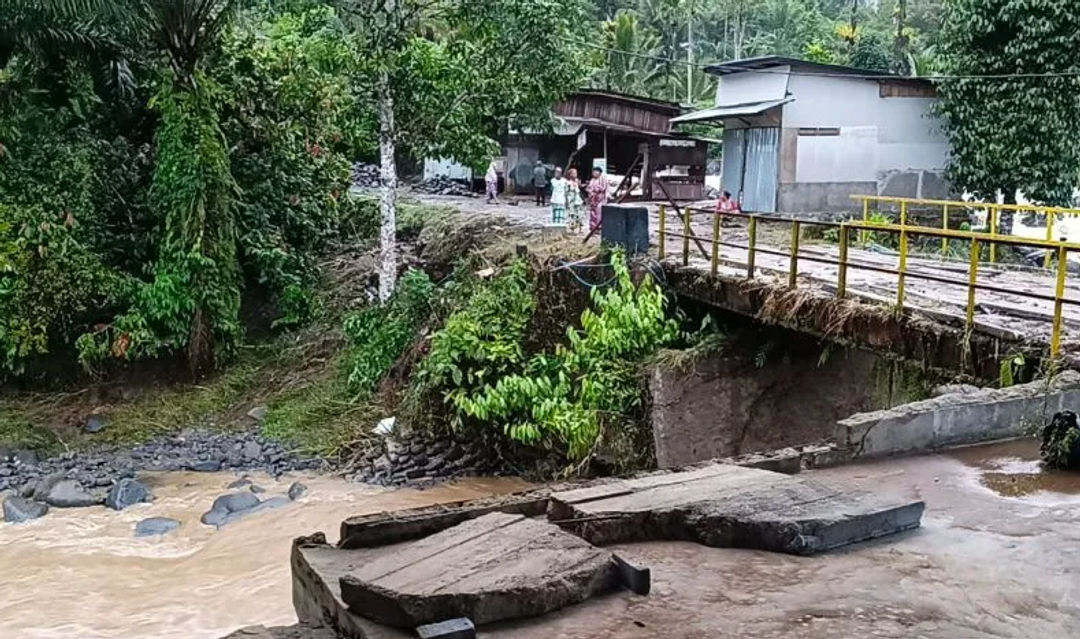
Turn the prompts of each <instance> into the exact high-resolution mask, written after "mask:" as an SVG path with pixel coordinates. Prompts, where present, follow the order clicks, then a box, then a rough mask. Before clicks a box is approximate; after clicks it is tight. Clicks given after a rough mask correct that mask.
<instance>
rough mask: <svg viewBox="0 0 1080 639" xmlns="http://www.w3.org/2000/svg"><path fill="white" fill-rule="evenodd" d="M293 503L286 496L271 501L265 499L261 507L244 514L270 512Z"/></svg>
mask: <svg viewBox="0 0 1080 639" xmlns="http://www.w3.org/2000/svg"><path fill="white" fill-rule="evenodd" d="M291 503H292V500H291V499H289V498H288V497H284V496H278V497H271V498H269V499H264V500H263V501H261V502H259V505H258V506H256V507H254V508H252V509H251V510H247V511H244V513H243V514H245V515H246V514H248V513H253V512H257V511H260V510H269V509H271V508H281V507H282V506H288V505H289V504H291ZM230 519H235V517H233V518H230Z"/></svg>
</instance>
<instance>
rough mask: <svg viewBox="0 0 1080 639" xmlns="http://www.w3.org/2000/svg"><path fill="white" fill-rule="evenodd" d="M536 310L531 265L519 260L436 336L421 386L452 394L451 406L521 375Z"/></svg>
mask: <svg viewBox="0 0 1080 639" xmlns="http://www.w3.org/2000/svg"><path fill="white" fill-rule="evenodd" d="M534 305H535V299H534V297H533V283H532V279H531V278H530V277H529V269H528V265H527V264H526V263H525V262H524V260H517V261H515V262H514V263H513V264H512V265H511V266H510V268H509V270H508V271H507V272H506V273H504V274H503V275H501V276H499V277H498V278H496V279H495V280H494V281H492V282H491V283H489V284H486V285H483V286H479V287H477V288H476V289H475V290H473V291H472V293H471V295H470V296H469V298H468V301H467V302H466V303H465V304H464V307H463V308H462V309H461V310H458V311H456V312H454V313H453V314H451V315H450V317H449V318H448V319H447V320H446V325H445V326H444V327H443V328H442V330H440V331H438V332H437V333H435V335H434V337H433V338H432V340H431V349H430V351H429V352H428V355H427V357H426V358H425V359H424V361H423V362H422V363H421V365H420V368H419V370H418V372H417V381H418V386H419V387H420V388H421V389H449V390H447V391H446V398H447V400H448V401H452V402H453V401H456V398H458V397H466V396H468V395H470V394H471V393H474V392H476V391H478V390H480V389H481V388H483V386H484V385H485V384H487V383H489V381H490V380H496V379H498V378H499V377H500V376H502V375H506V374H510V373H516V372H519V371H520V370H521V366H522V365H523V364H524V362H525V352H524V349H523V348H522V341H523V339H524V336H525V328H526V327H527V326H528V323H529V318H530V317H531V316H532V312H533V307H534ZM459 417H460V416H459ZM456 425H460V421H458V422H457V423H456Z"/></svg>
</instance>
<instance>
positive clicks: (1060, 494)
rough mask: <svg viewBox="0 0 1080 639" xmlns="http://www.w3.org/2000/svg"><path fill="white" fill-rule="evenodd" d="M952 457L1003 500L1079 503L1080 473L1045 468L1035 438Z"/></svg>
mask: <svg viewBox="0 0 1080 639" xmlns="http://www.w3.org/2000/svg"><path fill="white" fill-rule="evenodd" d="M950 455H951V456H953V457H955V458H956V459H958V460H960V461H961V462H963V463H964V464H965V465H967V466H969V467H971V468H973V469H975V471H976V473H977V474H978V479H979V482H980V483H981V484H982V485H983V486H985V487H986V488H989V489H990V490H992V491H994V492H995V493H997V494H999V495H1001V496H1003V497H1017V498H1023V499H1025V500H1027V501H1056V502H1061V501H1080V473H1078V472H1068V471H1060V470H1050V469H1047V468H1043V466H1042V463H1041V461H1040V459H1039V442H1038V441H1037V440H1035V439H1034V438H1024V439H1017V440H1014V441H1008V442H1001V443H998V444H989V445H985V446H975V447H971V448H961V449H957V450H955V451H952V452H951V453H950Z"/></svg>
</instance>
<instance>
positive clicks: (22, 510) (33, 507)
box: [4, 495, 49, 524]
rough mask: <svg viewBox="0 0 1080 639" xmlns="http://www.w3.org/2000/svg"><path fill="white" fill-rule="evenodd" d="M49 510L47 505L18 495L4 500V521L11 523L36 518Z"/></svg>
mask: <svg viewBox="0 0 1080 639" xmlns="http://www.w3.org/2000/svg"><path fill="white" fill-rule="evenodd" d="M47 512H49V506H48V505H46V504H42V503H39V502H36V501H32V500H30V499H27V498H25V497H19V496H18V495H10V496H8V498H7V499H5V500H4V521H6V522H8V523H12V524H18V523H22V522H24V521H30V520H31V519H37V518H38V517H41V516H43V515H44V514H45V513H47Z"/></svg>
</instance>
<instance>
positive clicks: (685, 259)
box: [682, 206, 690, 266]
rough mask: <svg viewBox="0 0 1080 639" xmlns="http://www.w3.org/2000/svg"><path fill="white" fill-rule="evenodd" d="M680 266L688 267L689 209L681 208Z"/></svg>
mask: <svg viewBox="0 0 1080 639" xmlns="http://www.w3.org/2000/svg"><path fill="white" fill-rule="evenodd" d="M682 264H683V266H689V265H690V207H689V206H687V207H685V208H683V228H682Z"/></svg>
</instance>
